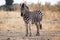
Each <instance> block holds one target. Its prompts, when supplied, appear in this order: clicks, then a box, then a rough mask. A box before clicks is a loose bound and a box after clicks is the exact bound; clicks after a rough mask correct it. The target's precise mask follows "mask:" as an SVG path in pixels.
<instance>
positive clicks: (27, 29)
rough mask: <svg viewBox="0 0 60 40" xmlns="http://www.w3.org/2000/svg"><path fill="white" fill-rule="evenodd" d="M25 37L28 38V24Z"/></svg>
mask: <svg viewBox="0 0 60 40" xmlns="http://www.w3.org/2000/svg"><path fill="white" fill-rule="evenodd" d="M26 36H28V24H26Z"/></svg>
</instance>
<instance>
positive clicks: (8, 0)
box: [5, 0, 13, 5]
mask: <svg viewBox="0 0 60 40" xmlns="http://www.w3.org/2000/svg"><path fill="white" fill-rule="evenodd" d="M5 1H6V5H12V4H13V0H5Z"/></svg>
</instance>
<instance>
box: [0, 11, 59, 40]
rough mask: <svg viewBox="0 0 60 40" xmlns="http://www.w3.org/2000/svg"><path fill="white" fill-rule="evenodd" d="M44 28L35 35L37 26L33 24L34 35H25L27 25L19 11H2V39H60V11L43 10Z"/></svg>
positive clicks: (0, 13) (0, 19)
mask: <svg viewBox="0 0 60 40" xmlns="http://www.w3.org/2000/svg"><path fill="white" fill-rule="evenodd" d="M43 14H44V15H43V20H42V22H41V23H42V30H40V36H35V34H36V26H35V25H32V27H31V29H32V36H31V37H25V25H24V21H23V18H22V17H21V16H20V12H19V11H11V12H10V11H0V40H9V39H8V38H10V39H11V40H60V12H55V11H54V12H53V11H43Z"/></svg>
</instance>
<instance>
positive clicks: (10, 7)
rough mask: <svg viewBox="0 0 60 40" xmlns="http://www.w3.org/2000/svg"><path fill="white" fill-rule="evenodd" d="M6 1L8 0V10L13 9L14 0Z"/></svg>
mask: <svg viewBox="0 0 60 40" xmlns="http://www.w3.org/2000/svg"><path fill="white" fill-rule="evenodd" d="M5 2H6V4H5V5H6V11H12V10H13V8H12V7H13V5H12V4H13V2H14V1H13V0H5Z"/></svg>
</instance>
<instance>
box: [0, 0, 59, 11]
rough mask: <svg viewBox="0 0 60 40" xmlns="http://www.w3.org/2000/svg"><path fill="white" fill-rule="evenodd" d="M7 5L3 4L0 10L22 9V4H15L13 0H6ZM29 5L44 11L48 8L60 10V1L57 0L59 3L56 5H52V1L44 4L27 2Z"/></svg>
mask: <svg viewBox="0 0 60 40" xmlns="http://www.w3.org/2000/svg"><path fill="white" fill-rule="evenodd" d="M5 2H6V3H5V5H3V6H0V10H3V11H20V6H21V4H13V2H14V1H13V0H5ZM24 3H25V4H27V2H26V1H25V2H24ZM27 5H28V7H29V8H30V10H37V9H40V10H42V11H46V10H49V11H55V12H56V11H60V1H59V2H57V4H55V5H51V3H49V2H46V3H45V5H42V4H41V3H39V2H38V3H37V4H34V3H31V4H27Z"/></svg>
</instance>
